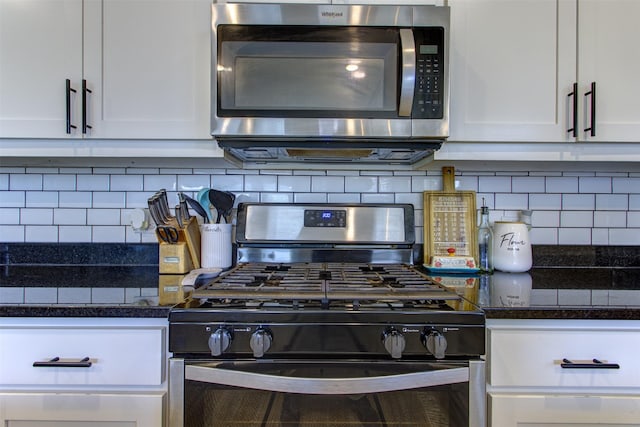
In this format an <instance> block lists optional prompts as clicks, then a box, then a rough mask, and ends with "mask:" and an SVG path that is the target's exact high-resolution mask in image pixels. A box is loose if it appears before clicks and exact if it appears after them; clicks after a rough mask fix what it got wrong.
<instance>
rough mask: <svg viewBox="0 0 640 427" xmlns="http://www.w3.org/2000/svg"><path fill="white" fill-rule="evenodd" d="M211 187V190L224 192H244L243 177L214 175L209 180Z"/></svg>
mask: <svg viewBox="0 0 640 427" xmlns="http://www.w3.org/2000/svg"><path fill="white" fill-rule="evenodd" d="M211 185H212V186H213V188H216V189H224V190H226V191H244V176H242V175H216V176H214V177H212V178H211Z"/></svg>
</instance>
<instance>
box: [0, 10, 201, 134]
mask: <svg viewBox="0 0 640 427" xmlns="http://www.w3.org/2000/svg"><path fill="white" fill-rule="evenodd" d="M210 17H211V3H210V2H209V1H207V0H153V1H149V0H84V1H82V0H60V1H50V0H2V1H0V32H1V35H2V36H1V37H0V64H1V65H0V67H1V68H0V93H2V97H0V137H7V138H21V137H28V138H77V137H83V138H132V139H133V138H154V139H178V138H181V139H210V138H211V137H210V132H209V129H210V126H209V111H210V105H209V99H210V69H211V53H210V52H211V49H210V40H211V35H210V32H211V18H210ZM17 41H19V42H17ZM67 79H68V80H69V81H70V87H71V89H72V90H73V91H71V92H70V93H69V99H70V104H69V112H68V114H67V102H66V98H67V96H66V90H65V82H66V80H67ZM83 84H84V85H85V86H86V89H87V91H83ZM83 97H85V101H84V102H83ZM83 104H86V106H83ZM67 116H68V118H69V122H70V124H71V125H72V126H75V127H71V129H70V133H67V126H66V120H67ZM83 124H85V125H86V127H85V126H83Z"/></svg>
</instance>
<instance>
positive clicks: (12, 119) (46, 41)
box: [0, 0, 82, 138]
mask: <svg viewBox="0 0 640 427" xmlns="http://www.w3.org/2000/svg"><path fill="white" fill-rule="evenodd" d="M81 73H82V1H81V0H60V1H50V0H2V1H0V137H9V138H11V137H25V136H28V137H35V138H58V137H68V136H69V135H67V134H66V85H65V80H66V79H70V80H71V82H72V88H74V89H75V90H76V91H77V92H76V93H75V94H72V96H71V107H72V111H71V119H72V124H74V125H78V124H79V123H78V120H79V106H80V103H79V100H80V97H79V95H80V88H79V87H78V83H79V82H80V80H81ZM72 133H73V134H74V135H77V134H78V132H77V129H76V130H74V131H72Z"/></svg>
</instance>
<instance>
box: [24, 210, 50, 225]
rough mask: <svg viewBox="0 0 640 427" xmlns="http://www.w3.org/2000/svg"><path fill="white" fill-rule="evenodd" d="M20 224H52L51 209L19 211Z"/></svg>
mask: <svg viewBox="0 0 640 427" xmlns="http://www.w3.org/2000/svg"><path fill="white" fill-rule="evenodd" d="M20 224H26V225H29V224H40V225H50V224H53V209H31V208H25V209H20Z"/></svg>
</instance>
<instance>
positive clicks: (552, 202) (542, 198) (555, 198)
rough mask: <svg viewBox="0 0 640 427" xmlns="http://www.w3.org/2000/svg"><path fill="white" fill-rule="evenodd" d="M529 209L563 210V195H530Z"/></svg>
mask: <svg viewBox="0 0 640 427" xmlns="http://www.w3.org/2000/svg"><path fill="white" fill-rule="evenodd" d="M529 209H531V210H560V209H562V195H561V194H547V193H542V194H537V193H536V194H529Z"/></svg>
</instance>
